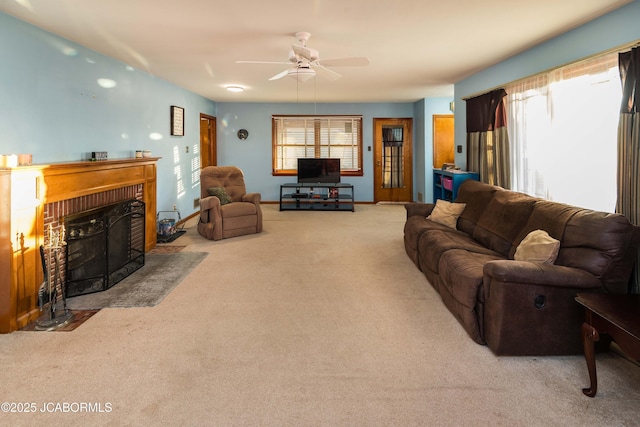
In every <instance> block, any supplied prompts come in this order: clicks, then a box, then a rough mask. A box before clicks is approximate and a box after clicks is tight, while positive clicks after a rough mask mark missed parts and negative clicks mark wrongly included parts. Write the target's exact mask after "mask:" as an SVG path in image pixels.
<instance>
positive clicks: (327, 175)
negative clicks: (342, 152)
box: [298, 158, 340, 184]
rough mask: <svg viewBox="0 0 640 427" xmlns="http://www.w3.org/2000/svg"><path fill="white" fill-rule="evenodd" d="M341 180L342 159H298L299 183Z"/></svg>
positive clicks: (335, 181) (325, 182) (330, 182)
mask: <svg viewBox="0 0 640 427" xmlns="http://www.w3.org/2000/svg"><path fill="white" fill-rule="evenodd" d="M339 182H340V159H322V158H319V159H314V158H305V159H298V183H300V184H318V183H323V184H337V183H339Z"/></svg>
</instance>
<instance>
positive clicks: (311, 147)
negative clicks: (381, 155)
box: [272, 116, 362, 175]
mask: <svg viewBox="0 0 640 427" xmlns="http://www.w3.org/2000/svg"><path fill="white" fill-rule="evenodd" d="M272 132H273V138H272V140H273V173H274V174H275V175H292V174H295V173H297V168H298V159H299V158H339V159H340V172H341V174H342V175H362V116H272Z"/></svg>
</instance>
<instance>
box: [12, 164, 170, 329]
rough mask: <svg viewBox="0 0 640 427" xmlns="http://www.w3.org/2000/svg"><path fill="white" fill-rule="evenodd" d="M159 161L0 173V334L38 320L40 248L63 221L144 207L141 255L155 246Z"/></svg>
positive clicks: (33, 167) (22, 168)
mask: <svg viewBox="0 0 640 427" xmlns="http://www.w3.org/2000/svg"><path fill="white" fill-rule="evenodd" d="M158 159H159V158H153V157H152V158H143V159H120V160H107V161H100V162H89V161H83V162H68V163H56V164H50V165H30V166H19V167H16V168H11V169H0V194H1V196H0V333H8V332H12V331H15V330H18V329H20V328H22V327H24V326H26V325H27V324H29V323H31V322H33V321H35V320H36V319H37V318H38V317H39V316H40V314H41V313H40V310H39V308H38V289H39V287H40V284H41V283H42V281H43V279H44V278H43V272H42V264H41V261H40V252H39V247H40V245H45V247H46V246H47V244H49V239H48V233H49V226H51V230H52V231H53V232H54V233H58V232H59V231H60V229H61V225H62V224H63V220H64V216H65V215H70V214H73V213H78V212H82V211H86V210H89V209H93V208H96V207H100V206H105V205H109V204H112V203H116V202H119V201H123V200H128V199H138V200H142V201H143V202H145V205H146V213H145V218H146V219H145V222H146V225H145V251H147V252H148V251H149V250H151V249H153V248H154V247H155V244H156V215H155V212H156V166H157V161H158Z"/></svg>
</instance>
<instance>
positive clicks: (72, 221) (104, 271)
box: [64, 199, 145, 297]
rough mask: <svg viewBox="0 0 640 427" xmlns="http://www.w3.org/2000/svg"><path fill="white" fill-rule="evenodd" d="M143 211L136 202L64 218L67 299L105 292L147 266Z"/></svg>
mask: <svg viewBox="0 0 640 427" xmlns="http://www.w3.org/2000/svg"><path fill="white" fill-rule="evenodd" d="M144 212H145V205H144V202H142V201H140V200H135V199H133V200H127V201H124V202H119V203H115V204H113V205H109V206H104V207H100V208H96V209H91V210H89V211H84V212H80V213H77V214H74V215H70V216H68V217H65V218H64V226H65V230H66V243H67V244H66V248H67V250H66V260H65V265H66V268H65V277H66V280H65V283H66V286H65V294H66V296H67V297H74V296H78V295H84V294H89V293H93V292H100V291H105V290H107V289H109V288H111V287H112V286H113V285H115V284H116V283H118V282H120V281H121V280H122V279H124V278H125V277H127V276H129V275H130V274H131V273H133V272H134V271H136V270H138V269H139V268H140V267H142V266H143V265H144V243H145V235H144V233H145V214H144Z"/></svg>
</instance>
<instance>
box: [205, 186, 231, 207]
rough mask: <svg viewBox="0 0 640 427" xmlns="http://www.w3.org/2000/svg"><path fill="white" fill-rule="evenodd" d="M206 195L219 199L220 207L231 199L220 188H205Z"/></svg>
mask: <svg viewBox="0 0 640 427" xmlns="http://www.w3.org/2000/svg"><path fill="white" fill-rule="evenodd" d="M207 193H209V195H210V196H216V197H217V198H218V199H220V205H226V204H227V203H229V202H230V201H231V197H229V195H228V194H227V192H226V191H225V190H224V188H222V187H211V188H207Z"/></svg>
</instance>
